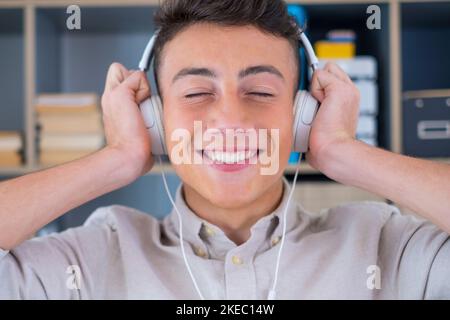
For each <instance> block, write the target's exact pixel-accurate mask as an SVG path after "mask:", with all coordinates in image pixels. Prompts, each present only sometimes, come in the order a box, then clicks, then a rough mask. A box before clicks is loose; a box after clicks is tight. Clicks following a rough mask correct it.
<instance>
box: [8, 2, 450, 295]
mask: <svg viewBox="0 0 450 320" xmlns="http://www.w3.org/2000/svg"><path fill="white" fill-rule="evenodd" d="M157 22H158V24H159V26H160V27H161V32H160V34H159V39H158V42H157V50H156V68H157V75H158V84H159V89H160V91H161V92H160V93H161V96H162V99H163V102H164V126H165V132H166V141H167V146H168V151H169V154H171V150H172V149H173V148H174V142H173V141H172V140H171V139H170V137H171V133H172V132H173V131H174V130H176V129H179V128H183V129H186V130H187V131H188V132H190V133H194V132H193V122H194V121H202V123H203V124H204V126H203V127H204V129H207V128H212V129H218V130H219V131H220V130H225V129H230V128H231V129H234V128H243V129H255V128H256V129H258V128H267V129H271V128H276V129H279V141H281V143H280V144H279V163H280V166H279V170H278V171H277V173H276V174H273V175H261V174H260V171H259V169H260V164H259V163H257V164H254V165H248V166H243V168H242V169H240V170H237V171H230V170H226V165H223V164H222V165H220V166H217V165H215V164H217V163H213V164H205V163H204V164H200V165H198V164H177V165H174V168H175V171H176V173H177V174H178V175H179V176H180V178H181V179H182V181H183V184H182V186H180V188H179V189H178V191H177V195H176V207H177V209H178V210H179V211H180V213H181V215H182V219H183V220H182V221H183V233H184V247H185V249H186V256H187V260H188V262H189V265H190V266H191V269H192V274H193V277H194V279H195V280H196V284H197V285H198V289H199V291H200V293H201V294H202V296H203V297H205V298H206V299H255V298H256V299H264V298H266V297H267V296H268V293H269V291H270V289H271V288H272V285H273V281H274V275H275V264H276V260H277V254H278V249H279V246H280V242H281V241H280V240H283V239H282V238H281V237H282V234H283V233H282V225H283V215H282V212H283V210H284V208H285V207H286V204H287V195H288V192H289V189H290V187H289V185H288V184H287V183H286V182H285V180H283V179H282V173H283V169H284V168H285V166H286V164H287V160H288V156H289V153H290V151H291V145H292V122H293V114H292V106H293V100H294V94H295V91H296V88H297V82H298V78H297V75H298V70H297V69H298V61H297V46H298V40H297V39H298V38H297V37H298V34H297V31H296V28H295V26H293V25H292V22H291V19H290V18H289V17H288V15H287V12H286V8H285V4H284V3H283V2H282V1H280V0H257V1H256V0H248V1H241V0H214V1H206V0H167V1H166V2H165V3H164V4H163V6H162V8H161V11H160V13H159V15H158V19H157ZM312 93H313V95H314V96H315V97H316V98H317V99H318V100H319V101H320V102H321V107H320V109H319V113H318V115H317V117H316V119H315V121H314V126H313V130H312V132H311V137H310V152H309V153H308V161H309V163H310V164H311V165H312V166H314V167H315V168H317V169H319V170H320V171H322V172H323V173H324V174H325V175H327V176H329V177H330V178H332V179H334V180H337V181H339V182H341V183H345V184H349V185H353V186H356V187H360V188H364V189H366V190H369V191H371V192H374V193H376V194H379V195H380V196H383V197H386V198H388V199H391V200H392V201H395V202H396V203H399V204H401V205H404V206H406V207H409V208H410V209H411V210H413V211H415V212H417V213H418V214H420V215H422V216H423V217H424V218H426V219H428V220H430V221H431V222H432V223H434V224H432V223H430V222H426V221H422V220H420V221H419V220H416V219H413V218H411V217H409V216H403V215H401V214H400V213H399V211H398V210H397V209H396V208H395V207H393V206H389V205H387V204H384V203H356V204H350V205H344V206H340V207H337V208H332V209H330V210H328V212H327V213H326V214H324V215H321V216H318V217H317V216H311V215H309V214H308V213H306V212H305V211H304V210H303V209H302V208H301V206H300V205H298V204H294V203H291V205H290V206H289V207H287V209H288V211H287V215H286V217H287V218H286V219H287V233H286V235H285V237H284V251H283V252H282V259H281V263H280V269H279V270H280V274H279V279H278V283H277V286H276V292H277V295H276V298H277V299H302V298H310V299H314V298H336V299H345V298H358V299H395V298H417V299H422V298H450V271H449V268H448V266H449V265H450V242H449V241H448V237H449V236H448V233H449V232H450V212H449V208H450V188H449V181H450V168H449V166H447V165H444V164H438V163H433V162H428V161H423V160H418V159H413V158H408V157H405V156H401V155H397V154H393V153H390V152H387V151H383V150H380V149H377V148H373V147H370V146H367V145H365V144H363V143H361V142H358V141H356V140H355V139H354V134H355V127H356V121H357V117H358V104H359V97H358V91H357V89H356V88H355V86H354V85H353V84H352V82H351V81H350V79H349V78H348V76H347V75H346V74H345V73H344V72H343V71H342V70H341V69H340V68H339V67H337V66H336V65H335V64H328V65H327V66H326V67H325V69H324V70H318V71H317V72H316V73H315V74H314V77H313V79H312ZM150 94H151V93H150V91H149V85H148V82H147V80H146V77H145V75H144V74H143V73H142V72H138V71H129V70H126V69H125V68H124V67H123V66H121V65H120V64H113V65H112V66H111V68H110V70H109V72H108V76H107V80H106V86H105V92H104V95H103V98H102V108H103V117H104V126H105V131H106V137H107V146H106V147H105V148H104V149H102V150H100V151H98V152H97V153H95V154H92V155H90V156H88V157H85V158H83V159H80V160H77V161H73V162H71V163H68V164H65V165H61V166H58V167H54V168H51V169H48V170H43V171H40V172H36V173H33V174H29V175H26V176H22V177H19V178H16V179H13V180H10V181H6V182H3V183H1V184H0V221H1V222H0V247H1V248H2V249H3V250H2V251H0V298H33V299H36V298H50V299H55V298H62V299H64V298H67V299H69V298H81V299H90V298H98V299H103V298H137V299H141V298H144V299H147V298H148V299H178V298H181V299H196V298H199V297H200V295H199V294H198V292H197V290H196V288H195V286H194V283H193V281H192V279H191V277H190V275H189V273H188V271H187V269H186V267H185V263H184V261H183V257H182V255H181V254H180V234H179V232H178V226H179V225H178V220H177V219H176V216H175V213H172V214H170V215H169V216H168V217H167V218H165V219H164V220H163V221H157V220H155V219H154V218H152V217H151V216H149V215H145V214H141V213H140V212H137V210H134V209H131V208H126V207H122V206H110V207H105V208H99V209H98V210H96V211H95V212H94V214H93V215H92V216H91V217H90V218H89V219H88V221H87V222H86V224H85V225H84V226H83V227H80V228H76V229H71V230H68V231H65V232H63V233H61V234H56V235H51V236H49V237H45V238H39V239H33V240H27V241H25V239H27V238H28V237H29V236H30V235H32V234H33V233H34V232H35V231H36V230H37V229H39V228H40V227H42V226H43V225H45V224H47V223H48V222H50V221H52V220H54V219H56V218H57V217H59V216H61V215H62V214H64V213H65V212H67V211H68V210H70V209H71V208H74V207H76V206H78V205H81V204H82V203H84V202H87V201H89V200H91V199H93V198H95V197H98V196H100V195H102V194H104V193H107V192H110V191H112V190H114V189H117V188H120V187H122V186H124V185H126V184H128V183H131V182H132V181H134V180H135V179H137V178H138V177H139V176H140V175H142V174H144V173H145V172H147V171H148V170H149V169H151V167H152V165H153V159H152V157H151V145H150V140H149V138H148V134H147V130H146V128H145V125H144V123H143V120H142V117H141V115H140V111H139V109H138V104H139V103H140V102H141V101H143V100H144V99H145V98H147V97H148V96H149V95H150ZM259 148H261V150H258V152H260V154H261V153H262V152H265V150H262V147H261V146H259ZM195 151H196V152H200V153H201V155H202V157H203V158H205V157H212V158H213V157H214V156H213V155H211V152H217V151H222V150H195ZM227 151H229V152H230V153H231V154H232V155H231V156H233V152H235V151H236V150H227ZM208 152H209V153H208ZM260 154H259V155H260ZM259 155H258V156H259ZM66 271H68V272H69V273H66ZM72 271H74V272H75V276H76V277H77V280H78V281H76V282H75V285H74V283H70V281H68V277H70V276H71V274H70V273H71V272H72ZM372 276H373V278H371V277H372ZM69 280H70V278H69ZM372 280H373V281H372Z"/></svg>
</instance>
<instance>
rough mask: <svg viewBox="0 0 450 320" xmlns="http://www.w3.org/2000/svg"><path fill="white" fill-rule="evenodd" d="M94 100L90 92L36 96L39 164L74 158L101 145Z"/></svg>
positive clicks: (102, 140) (99, 118)
mask: <svg viewBox="0 0 450 320" xmlns="http://www.w3.org/2000/svg"><path fill="white" fill-rule="evenodd" d="M98 100H99V99H98V96H97V95H96V94H91V93H77V94H41V95H39V96H38V97H37V98H36V111H37V116H38V128H39V151H40V153H39V162H40V164H42V165H44V166H48V165H55V164H60V163H64V162H68V161H71V160H75V159H78V158H81V157H83V156H86V155H88V154H90V153H92V152H94V151H96V150H98V149H100V148H101V147H102V146H103V145H104V134H103V128H102V119H101V112H100V109H99V105H98Z"/></svg>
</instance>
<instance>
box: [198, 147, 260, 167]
mask: <svg viewBox="0 0 450 320" xmlns="http://www.w3.org/2000/svg"><path fill="white" fill-rule="evenodd" d="M198 152H199V153H201V154H202V157H203V158H205V159H207V160H208V161H209V162H211V163H214V164H225V165H234V164H248V163H249V161H250V160H252V159H253V158H255V157H257V156H258V155H259V153H260V150H259V149H254V150H241V151H219V150H199V151H198ZM255 163H256V162H255Z"/></svg>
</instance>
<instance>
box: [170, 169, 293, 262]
mask: <svg viewBox="0 0 450 320" xmlns="http://www.w3.org/2000/svg"><path fill="white" fill-rule="evenodd" d="M282 180H283V195H282V199H281V202H280V204H279V205H278V207H277V208H276V209H275V210H274V211H272V212H271V213H270V214H268V215H266V216H264V217H262V218H260V219H259V220H258V221H257V222H256V223H255V224H254V225H253V226H252V227H251V236H250V239H249V240H248V241H247V242H246V243H245V244H243V245H249V243H251V242H253V244H255V245H254V246H253V247H255V248H257V247H258V248H259V247H261V245H262V243H261V242H265V243H267V244H268V247H270V246H271V245H274V244H276V243H277V242H278V240H280V239H281V236H282V233H283V213H284V209H285V208H286V205H287V202H288V197H289V192H290V190H291V186H290V185H289V182H288V181H287V180H286V179H285V178H284V177H283V178H282ZM175 204H176V207H177V208H178V210H179V212H180V214H181V218H182V223H183V238H184V239H185V240H186V241H187V242H188V243H190V244H191V245H192V246H194V247H198V246H199V244H203V245H206V243H207V244H208V246H212V247H214V246H216V248H217V249H218V251H222V253H225V252H226V250H228V249H232V248H233V247H236V245H235V244H234V242H232V241H231V240H229V239H228V237H226V235H225V234H224V232H223V231H222V230H221V229H220V228H219V227H217V226H215V225H214V224H212V223H210V222H208V221H206V220H204V219H202V218H200V217H199V216H197V215H196V214H195V213H194V212H193V211H192V210H191V209H190V208H189V207H188V205H187V204H186V201H185V199H184V195H183V184H180V185H179V186H178V188H177V191H176V194H175ZM296 206H297V204H296V202H295V200H294V199H291V202H290V203H289V207H288V208H287V212H286V222H287V225H286V232H289V231H290V230H292V229H293V228H295V227H296V226H298V224H299V219H300V217H299V214H298V212H297V210H296ZM167 219H168V220H169V222H170V224H171V225H172V226H173V227H174V230H173V231H174V232H175V233H176V235H177V236H179V222H178V217H177V213H176V212H175V208H172V212H171V213H170V215H169V216H168V217H167ZM205 242H206V243H205ZM263 247H264V246H263ZM266 249H267V248H266ZM255 250H256V249H255ZM208 251H209V250H208ZM220 255H222V254H220Z"/></svg>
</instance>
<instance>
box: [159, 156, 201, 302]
mask: <svg viewBox="0 0 450 320" xmlns="http://www.w3.org/2000/svg"><path fill="white" fill-rule="evenodd" d="M158 159H159V165H160V166H161V176H162V179H163V182H164V188H165V189H166V193H167V196H168V197H169V200H170V202H171V203H172V206H173V207H174V208H175V212H176V213H177V216H178V224H179V233H180V242H181V254H182V255H183V260H184V264H185V265H186V268H187V270H188V272H189V276H190V277H191V279H192V283H194V287H195V290H196V291H197V293H198V295H199V296H200V299H201V300H205V298H204V297H203V295H202V292H201V291H200V288H199V287H198V284H197V280H195V277H194V274H193V273H192V270H191V266H190V265H189V262H188V260H187V256H186V251H185V250H184V240H183V222H182V221H183V220H182V218H181V213H180V211H178V208H177V206H176V205H175V201H173V198H172V195H171V194H170V190H169V187H168V186H167V180H166V175H165V174H164V169H163V166H162V160H161V156H159V157H158Z"/></svg>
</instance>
